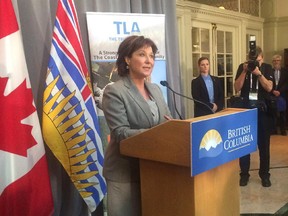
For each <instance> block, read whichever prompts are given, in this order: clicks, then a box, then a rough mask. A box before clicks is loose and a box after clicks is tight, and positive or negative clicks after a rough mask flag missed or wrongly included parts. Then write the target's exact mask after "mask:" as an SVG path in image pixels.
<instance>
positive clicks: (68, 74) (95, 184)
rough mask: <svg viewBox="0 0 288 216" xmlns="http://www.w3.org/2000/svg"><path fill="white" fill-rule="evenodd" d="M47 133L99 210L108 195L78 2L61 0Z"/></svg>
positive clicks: (46, 109) (46, 105)
mask: <svg viewBox="0 0 288 216" xmlns="http://www.w3.org/2000/svg"><path fill="white" fill-rule="evenodd" d="M42 123H43V126H42V127H43V137H44V140H45V142H46V144H47V145H48V146H49V148H50V149H51V151H52V152H53V153H54V155H55V156H56V158H57V159H58V160H59V161H60V163H61V164H62V165H63V167H64V169H65V170H66V172H67V173H68V175H69V176H70V178H71V180H72V182H73V183H74V185H75V187H76V188H77V190H78V191H79V193H80V194H81V196H82V197H83V199H84V200H85V202H86V204H87V205H88V207H89V210H90V212H93V211H94V210H95V209H96V207H97V205H98V204H99V203H100V201H101V200H102V199H103V197H104V195H105V193H106V182H105V179H104V177H103V176H102V169H103V147H102V142H101V138H100V135H99V133H100V132H99V124H98V117H97V112H96V106H95V102H94V99H93V96H92V88H91V82H90V78H89V73H88V68H87V65H86V60H85V56H84V52H83V48H82V39H81V34H80V28H79V23H78V17H77V12H76V9H75V5H74V2H73V0H59V2H58V8H57V14H56V20H55V26H54V32H53V38H52V45H51V51H50V59H49V63H48V70H47V77H46V88H45V91H44V95H43V119H42Z"/></svg>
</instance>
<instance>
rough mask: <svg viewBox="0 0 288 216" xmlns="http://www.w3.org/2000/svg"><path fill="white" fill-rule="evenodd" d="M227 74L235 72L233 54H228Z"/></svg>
mask: <svg viewBox="0 0 288 216" xmlns="http://www.w3.org/2000/svg"><path fill="white" fill-rule="evenodd" d="M226 74H227V75H232V74H233V58H232V55H226Z"/></svg>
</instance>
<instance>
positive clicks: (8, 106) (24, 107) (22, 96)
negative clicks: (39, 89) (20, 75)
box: [0, 77, 36, 157]
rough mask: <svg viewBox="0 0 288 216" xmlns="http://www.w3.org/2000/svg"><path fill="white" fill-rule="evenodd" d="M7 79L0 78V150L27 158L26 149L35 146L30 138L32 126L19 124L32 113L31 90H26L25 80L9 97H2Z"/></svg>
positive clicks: (31, 137)
mask: <svg viewBox="0 0 288 216" xmlns="http://www.w3.org/2000/svg"><path fill="white" fill-rule="evenodd" d="M7 81H8V78H1V77H0V115H1V118H0V150H3V151H8V152H11V153H14V154H18V155H22V156H25V157H27V149H29V148H31V147H32V146H34V145H35V144H36V141H35V139H34V137H33V136H32V133H31V131H32V126H30V125H25V124H23V123H21V120H23V119H25V118H27V117H28V116H29V115H31V114H32V113H33V112H35V107H34V106H33V96H32V91H31V89H27V88H26V80H24V81H23V82H22V83H21V85H19V86H18V87H17V88H16V89H15V90H14V91H13V92H11V93H10V94H9V95H7V96H4V89H5V87H6V84H7Z"/></svg>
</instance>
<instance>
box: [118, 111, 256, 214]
mask: <svg viewBox="0 0 288 216" xmlns="http://www.w3.org/2000/svg"><path fill="white" fill-rule="evenodd" d="M246 112H247V110H245V109H235V108H229V109H225V110H224V111H222V112H219V113H216V114H212V115H208V116H202V117H197V118H193V119H187V120H170V121H167V122H165V123H162V124H160V125H158V126H156V127H153V128H151V129H149V130H147V131H145V132H143V133H141V134H138V135H135V136H132V137H129V138H127V139H125V140H123V141H122V142H121V144H120V152H121V154H123V155H126V156H130V157H136V158H139V160H140V176H141V177H140V179H141V202H142V216H193V215H195V216H207V215H211V216H234V215H235V216H239V215H240V189H239V164H238V160H237V157H238V156H236V158H235V159H232V160H231V161H228V162H225V163H223V164H221V165H219V166H216V167H214V168H211V169H209V170H207V171H203V172H202V173H199V174H196V175H195V176H192V174H191V172H192V171H191V168H192V167H193V164H192V158H193V154H194V153H193V151H192V148H191V146H193V145H194V143H191V142H192V141H191V140H193V139H192V135H191V134H192V132H191V130H192V129H191V128H192V127H191V124H193V123H194V122H203V121H204V123H205V121H206V120H207V119H215V120H219V121H220V123H221V124H220V125H219V127H223V121H222V118H227V116H228V117H229V116H230V115H233V117H234V116H235V115H238V114H241V113H246ZM255 112H256V114H257V110H256V111H255ZM255 112H254V114H253V115H252V116H257V115H255ZM236 117H237V116H236ZM249 118H250V117H249ZM237 119H238V118H237ZM240 119H241V118H240ZM250 120H251V118H250ZM252 121H255V119H254V120H253V119H252ZM228 122H230V120H228ZM255 122H257V119H256V121H255ZM228 124H230V123H228ZM249 124H250V123H249ZM252 124H253V123H252ZM243 125H246V123H243ZM208 126H209V125H208ZM252 126H253V127H252V130H253V131H254V127H255V125H252ZM248 127H250V125H249V126H248ZM256 127H257V126H256ZM249 129H251V128H249ZM229 130H230V129H229ZM231 130H233V127H232V129H231ZM246 132H247V131H246ZM250 132H251V131H250ZM231 134H232V133H231ZM256 134H257V128H256ZM245 135H247V134H245ZM231 136H232V135H231ZM223 137H224V136H223ZM251 137H252V135H251ZM256 137H257V136H256ZM252 138H253V137H252ZM254 141H255V140H253V144H251V143H249V145H250V144H251V145H250V147H251V146H252V149H253V150H254V149H255V150H256V144H255V142H254ZM256 141H257V140H256ZM222 143H223V142H222ZM234 144H235V142H234ZM195 145H196V144H195ZM199 145H200V144H199ZM245 146H248V144H247V143H245V145H244V144H243V145H242V144H241V146H240V144H238V146H237V148H238V147H239V148H240V147H242V148H240V149H239V150H240V151H242V152H241V155H242V156H243V155H246V154H248V153H250V152H252V151H253V150H251V148H249V150H245V148H244V147H245ZM196 149H197V148H196ZM233 151H234V150H233ZM233 151H231V152H232V154H234V152H233ZM241 155H240V156H241ZM220 156H221V155H220ZM220 156H218V157H220ZM213 163H214V162H213Z"/></svg>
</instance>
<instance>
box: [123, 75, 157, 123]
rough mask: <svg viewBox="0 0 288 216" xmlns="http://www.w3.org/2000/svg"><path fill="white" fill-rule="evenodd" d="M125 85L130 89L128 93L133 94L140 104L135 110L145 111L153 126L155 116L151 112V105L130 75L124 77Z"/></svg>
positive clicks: (132, 96)
mask: <svg viewBox="0 0 288 216" xmlns="http://www.w3.org/2000/svg"><path fill="white" fill-rule="evenodd" d="M123 81H124V85H125V87H126V88H127V90H128V94H129V95H130V96H131V98H132V99H133V100H134V101H135V103H136V104H137V105H138V108H139V109H138V110H135V112H143V113H144V115H145V116H146V117H147V120H148V121H149V123H150V125H151V127H152V126H153V118H152V114H151V110H150V107H149V105H148V103H147V102H146V101H145V99H144V98H143V96H142V95H141V94H140V92H139V91H138V89H137V88H136V86H135V85H134V83H133V82H132V80H131V79H130V78H129V77H125V78H124V79H123Z"/></svg>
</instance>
